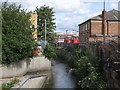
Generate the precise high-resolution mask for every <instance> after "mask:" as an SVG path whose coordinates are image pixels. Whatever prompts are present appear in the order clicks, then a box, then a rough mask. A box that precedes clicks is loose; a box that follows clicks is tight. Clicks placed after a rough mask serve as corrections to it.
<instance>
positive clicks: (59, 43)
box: [54, 37, 64, 47]
mask: <svg viewBox="0 0 120 90" xmlns="http://www.w3.org/2000/svg"><path fill="white" fill-rule="evenodd" d="M54 43H55V46H56V47H61V46H63V44H64V37H56V38H55V41H54Z"/></svg>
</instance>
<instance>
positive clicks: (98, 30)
mask: <svg viewBox="0 0 120 90" xmlns="http://www.w3.org/2000/svg"><path fill="white" fill-rule="evenodd" d="M87 23H91V24H88V25H90V29H88V30H81V29H82V28H81V27H82V26H83V25H85V24H87ZM119 24H120V22H116V21H107V22H106V29H105V35H119V34H118V31H119ZM79 32H80V33H79V35H80V41H81V43H87V42H91V41H95V40H103V37H96V38H92V37H90V36H91V35H96V34H99V35H102V21H93V20H91V21H87V22H85V23H83V24H81V25H80V26H79Z"/></svg>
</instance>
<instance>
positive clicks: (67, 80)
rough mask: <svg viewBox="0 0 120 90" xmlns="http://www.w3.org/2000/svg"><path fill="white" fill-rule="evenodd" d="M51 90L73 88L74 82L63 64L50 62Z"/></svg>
mask: <svg viewBox="0 0 120 90" xmlns="http://www.w3.org/2000/svg"><path fill="white" fill-rule="evenodd" d="M52 63H53V67H52V73H53V88H75V83H74V80H73V78H72V76H71V73H70V72H69V71H68V68H69V67H68V66H67V65H66V64H64V63H60V62H56V61H52Z"/></svg>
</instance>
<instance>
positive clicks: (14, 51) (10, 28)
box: [2, 2, 34, 64]
mask: <svg viewBox="0 0 120 90" xmlns="http://www.w3.org/2000/svg"><path fill="white" fill-rule="evenodd" d="M29 19H30V15H29V14H26V12H25V11H24V10H22V9H21V6H16V5H15V4H11V5H8V4H7V2H5V3H3V4H2V64H10V63H12V62H16V61H19V60H22V59H24V58H27V57H30V56H32V55H33V47H34V41H33V36H32V31H31V30H30V28H29V27H30V21H29Z"/></svg>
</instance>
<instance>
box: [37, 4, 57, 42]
mask: <svg viewBox="0 0 120 90" xmlns="http://www.w3.org/2000/svg"><path fill="white" fill-rule="evenodd" d="M35 11H36V13H37V15H38V37H39V39H40V40H45V20H46V36H47V38H46V39H47V41H48V43H53V42H54V36H55V33H54V30H55V28H56V26H55V22H54V20H55V18H54V16H55V15H54V13H55V12H54V11H53V8H50V7H49V6H46V5H44V6H41V7H40V8H38V7H36V10H35Z"/></svg>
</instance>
